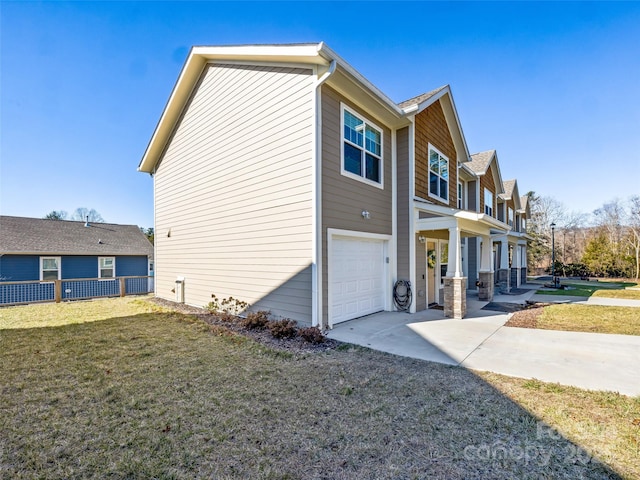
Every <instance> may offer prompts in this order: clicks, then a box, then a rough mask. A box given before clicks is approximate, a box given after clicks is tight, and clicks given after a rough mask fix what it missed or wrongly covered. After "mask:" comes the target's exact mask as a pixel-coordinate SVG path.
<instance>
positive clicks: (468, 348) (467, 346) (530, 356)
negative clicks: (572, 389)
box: [328, 290, 640, 396]
mask: <svg viewBox="0 0 640 480" xmlns="http://www.w3.org/2000/svg"><path fill="white" fill-rule="evenodd" d="M533 294H534V291H533V290H532V291H530V292H528V293H526V294H524V295H522V296H519V297H512V296H496V297H495V298H494V302H505V303H524V301H526V300H528V299H530V298H531V297H532V296H533ZM555 300H560V301H562V299H558V298H557V297H556V298H555ZM486 303H487V302H479V301H477V299H474V298H473V297H469V298H468V299H467V311H468V315H467V317H466V318H465V319H463V320H454V319H445V318H444V315H443V312H442V311H441V310H426V311H424V312H419V313H415V314H407V313H399V312H380V313H377V314H374V315H369V316H367V317H363V318H359V319H355V320H351V321H348V322H345V323H342V324H340V325H337V326H336V327H335V328H334V329H333V330H331V331H330V332H329V335H328V336H329V337H330V338H334V339H336V340H340V341H342V342H348V343H352V344H356V345H362V346H365V347H369V348H372V349H375V350H380V351H383V352H389V353H393V354H396V355H402V356H406V357H412V358H418V359H422V360H429V361H433V362H439V363H445V364H449V365H459V366H463V367H466V368H470V369H474V370H484V371H490V372H496V373H502V374H505V375H511V376H515V377H523V378H536V379H538V380H542V381H545V382H558V383H560V384H563V385H573V386H576V387H580V388H586V389H590V390H610V391H617V392H620V393H622V394H624V395H630V396H636V395H640V337H637V336H630V335H609V334H597V333H581V332H561V331H552V330H534V329H526V328H512V327H505V326H504V324H505V322H506V321H507V319H508V317H509V314H507V313H500V312H495V311H489V310H483V309H482V308H483V307H484V306H485V305H486ZM638 316H639V319H640V309H639V310H638Z"/></svg>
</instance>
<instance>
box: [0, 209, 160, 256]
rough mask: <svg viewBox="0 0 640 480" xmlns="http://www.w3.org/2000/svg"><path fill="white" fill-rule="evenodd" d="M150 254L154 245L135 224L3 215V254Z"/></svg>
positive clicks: (0, 251) (0, 242)
mask: <svg viewBox="0 0 640 480" xmlns="http://www.w3.org/2000/svg"><path fill="white" fill-rule="evenodd" d="M8 253H13V254H45V255H53V254H68V255H147V256H149V257H152V256H153V245H152V244H151V242H149V240H148V239H147V237H146V236H145V235H144V234H143V233H142V232H141V231H140V229H139V228H138V227H137V226H135V225H116V224H113V223H89V226H85V222H72V221H67V220H48V219H42V218H27V217H9V216H5V215H2V216H0V254H8Z"/></svg>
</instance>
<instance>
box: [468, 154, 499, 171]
mask: <svg viewBox="0 0 640 480" xmlns="http://www.w3.org/2000/svg"><path fill="white" fill-rule="evenodd" d="M495 154H496V151H495V150H487V151H486V152H480V153H474V154H473V155H471V161H470V162H467V163H466V164H465V165H466V166H467V167H468V168H469V169H471V171H472V172H473V173H475V174H477V175H484V174H485V173H487V169H488V168H489V165H490V164H491V160H492V159H493V157H494V156H495Z"/></svg>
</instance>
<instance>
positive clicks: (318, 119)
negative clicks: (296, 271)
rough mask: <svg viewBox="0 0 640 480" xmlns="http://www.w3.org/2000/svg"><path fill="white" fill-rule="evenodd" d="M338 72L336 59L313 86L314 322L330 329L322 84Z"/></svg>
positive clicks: (312, 301)
mask: <svg viewBox="0 0 640 480" xmlns="http://www.w3.org/2000/svg"><path fill="white" fill-rule="evenodd" d="M316 68H317V67H316ZM335 71H336V61H335V60H331V64H330V65H329V68H328V70H327V71H326V72H325V73H324V74H323V75H322V76H321V77H320V78H318V79H317V80H316V81H315V83H314V85H313V88H314V93H315V99H314V100H315V101H314V104H313V108H314V112H313V113H314V115H313V116H314V119H315V132H314V135H313V142H314V148H313V150H314V162H313V169H312V186H313V200H312V201H313V206H312V209H313V225H312V238H311V252H312V253H311V256H312V258H311V324H312V325H313V326H316V327H319V328H321V329H327V328H328V325H323V324H322V317H323V312H322V91H321V89H320V87H321V86H322V84H323V83H324V82H326V81H327V79H328V78H329V77H330V76H331V75H333V72H335Z"/></svg>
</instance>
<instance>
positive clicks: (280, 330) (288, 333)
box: [268, 318, 298, 338]
mask: <svg viewBox="0 0 640 480" xmlns="http://www.w3.org/2000/svg"><path fill="white" fill-rule="evenodd" d="M268 327H269V331H270V332H271V335H273V336H274V337H275V338H293V337H295V336H296V335H297V334H298V328H297V327H296V322H294V321H293V320H290V319H288V318H285V319H283V320H274V321H273V322H269V324H268Z"/></svg>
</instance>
